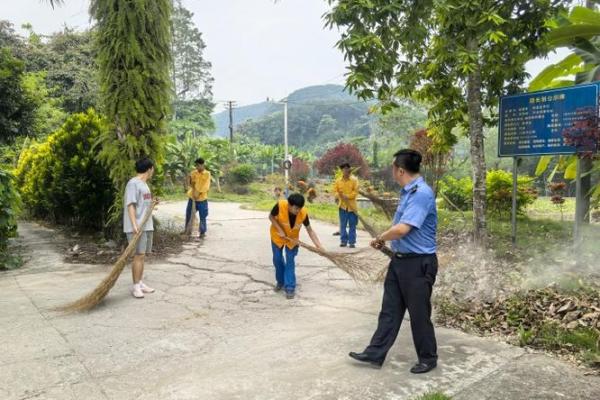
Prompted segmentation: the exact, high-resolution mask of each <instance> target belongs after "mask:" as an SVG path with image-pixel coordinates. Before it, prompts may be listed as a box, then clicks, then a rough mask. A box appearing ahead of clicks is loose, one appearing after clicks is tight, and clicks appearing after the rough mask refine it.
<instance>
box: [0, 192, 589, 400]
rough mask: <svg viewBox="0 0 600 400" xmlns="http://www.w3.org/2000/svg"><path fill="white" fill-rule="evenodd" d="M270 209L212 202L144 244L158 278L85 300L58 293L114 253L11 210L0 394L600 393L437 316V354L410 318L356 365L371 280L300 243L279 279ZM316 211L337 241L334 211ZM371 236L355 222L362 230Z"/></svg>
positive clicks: (321, 227) (552, 362) (1, 283)
mask: <svg viewBox="0 0 600 400" xmlns="http://www.w3.org/2000/svg"><path fill="white" fill-rule="evenodd" d="M184 209H185V203H183V202H172V203H165V204H161V205H159V208H158V210H157V212H156V215H157V217H158V218H159V219H161V220H165V221H167V220H168V221H171V222H172V223H178V224H181V225H183V212H184ZM266 216H267V215H266V213H265V212H256V211H248V210H242V209H240V208H239V206H238V205H235V204H231V203H214V202H213V203H211V204H210V216H209V223H208V228H209V232H208V237H207V238H206V239H205V240H204V241H202V242H196V241H194V242H188V243H186V244H185V245H184V249H183V251H182V252H181V253H180V254H176V255H173V256H171V257H169V258H167V259H163V260H156V259H152V258H151V257H150V259H149V260H148V262H147V264H146V276H145V281H147V282H148V284H149V285H151V286H153V287H155V288H156V289H157V291H156V293H154V294H150V295H147V296H146V298H145V299H142V300H136V299H134V298H132V297H131V295H130V294H129V285H130V281H131V278H130V276H131V275H130V269H129V268H127V269H126V270H125V271H124V272H123V274H122V275H121V277H120V278H119V280H118V282H117V284H116V285H115V287H114V288H113V289H112V290H111V292H110V293H109V295H108V296H107V298H106V299H105V300H104V302H103V303H102V304H101V305H100V306H99V307H97V308H96V309H94V310H93V311H91V312H87V313H81V314H61V313H57V312H54V311H52V308H53V307H55V306H57V305H60V304H64V303H66V302H69V301H71V300H74V299H76V298H78V297H79V296H81V295H83V294H84V293H86V292H88V291H89V290H91V289H92V288H93V287H94V286H95V285H96V284H98V283H99V282H100V280H101V279H102V277H103V276H104V275H105V274H106V273H107V272H108V271H109V270H110V266H99V265H82V264H77V265H72V264H66V263H64V262H63V254H61V252H60V250H59V249H60V247H59V246H58V245H57V243H59V242H60V240H61V237H60V235H58V234H57V233H56V232H54V231H52V230H50V229H47V228H44V227H41V226H39V225H37V224H34V223H31V222H23V223H21V224H20V234H21V238H20V239H19V240H20V241H21V242H22V243H23V244H24V245H25V246H26V249H27V250H26V251H27V254H26V256H27V259H28V261H27V263H26V265H25V266H23V267H22V268H21V269H19V270H16V271H8V272H2V273H0V293H1V296H0V337H2V341H1V342H0V369H1V370H2V372H3V373H2V374H0V399H6V400H12V399H19V400H24V399H60V400H63V399H90V400H94V399H118V400H123V399H157V400H158V399H161V400H167V399H274V400H277V399H290V398H292V399H332V400H333V399H348V400H350V399H390V400H391V399H410V398H412V397H414V396H416V395H419V394H422V393H424V392H427V391H430V390H439V391H443V392H445V393H446V394H449V395H452V396H453V398H454V399H477V400H480V399H490V400H492V399H497V400H500V399H544V400H546V399H598V398H600V378H598V377H594V376H586V375H585V374H584V372H585V371H583V370H580V369H578V368H577V367H575V366H573V365H570V364H566V363H564V362H561V361H559V360H556V359H554V358H551V357H549V356H547V355H544V354H539V353H531V352H529V351H526V350H524V349H521V348H517V347H513V346H510V345H507V344H505V343H502V342H500V341H497V340H493V339H489V338H479V337H475V336H470V335H467V334H465V333H462V332H459V331H455V330H450V329H444V328H437V335H438V344H439V356H440V362H439V366H438V368H437V369H436V370H434V371H432V372H431V373H429V374H426V375H421V376H415V375H412V374H410V373H409V372H408V369H409V368H410V366H412V364H413V363H414V361H415V354H414V348H413V345H412V338H411V335H410V327H409V323H408V321H405V323H404V325H403V327H402V329H401V332H400V335H399V338H398V340H397V342H396V344H395V346H394V348H393V349H392V350H391V352H390V354H389V356H388V359H387V360H386V363H385V364H384V367H383V369H381V370H377V369H373V368H371V367H366V366H363V365H357V364H356V363H354V362H353V361H352V360H351V359H349V358H348V356H347V353H348V351H360V350H362V349H363V348H364V346H365V344H366V343H367V342H368V340H369V339H370V336H371V334H372V333H373V330H374V328H375V324H376V322H377V321H376V320H377V313H378V311H379V306H380V301H381V287H380V286H362V285H361V286H360V287H359V286H357V285H356V283H354V282H353V281H352V280H351V279H350V278H349V277H348V276H347V275H345V274H344V273H343V272H341V271H339V270H337V269H336V268H335V267H334V266H333V265H332V264H330V263H329V261H327V260H325V259H323V258H321V257H319V256H317V255H314V254H311V253H309V252H307V251H306V250H300V254H299V256H298V258H297V262H298V265H297V277H298V289H297V297H296V299H294V300H286V299H285V297H284V296H283V295H282V294H281V293H275V292H273V281H274V276H273V275H274V272H273V267H272V265H271V249H270V243H269V237H268V220H267V218H266ZM311 222H312V224H313V225H314V227H315V230H316V231H317V233H318V234H319V236H320V238H321V239H322V240H323V242H324V245H325V246H326V247H328V248H330V249H336V250H337V240H338V238H336V237H333V236H332V235H331V233H332V232H333V231H334V230H336V227H334V226H332V225H330V224H325V223H321V222H319V221H311ZM303 235H304V237H303V238H304V240H307V236H306V233H305V232H304V233H303ZM367 240H368V236H367V234H366V233H364V232H361V233H359V240H358V241H359V246H365V245H366V244H367ZM344 251H349V250H344ZM378 260H379V261H378ZM374 262H380V259H377V258H374ZM441 273H443V270H442V271H441Z"/></svg>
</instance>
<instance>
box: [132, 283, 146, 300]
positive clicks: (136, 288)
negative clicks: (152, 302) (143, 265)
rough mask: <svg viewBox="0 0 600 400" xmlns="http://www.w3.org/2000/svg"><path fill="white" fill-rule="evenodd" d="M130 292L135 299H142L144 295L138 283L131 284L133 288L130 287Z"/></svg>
mask: <svg viewBox="0 0 600 400" xmlns="http://www.w3.org/2000/svg"><path fill="white" fill-rule="evenodd" d="M131 294H132V295H133V297H135V298H136V299H142V298H143V297H144V292H142V288H141V287H140V285H139V284H138V285H133V288H132V289H131Z"/></svg>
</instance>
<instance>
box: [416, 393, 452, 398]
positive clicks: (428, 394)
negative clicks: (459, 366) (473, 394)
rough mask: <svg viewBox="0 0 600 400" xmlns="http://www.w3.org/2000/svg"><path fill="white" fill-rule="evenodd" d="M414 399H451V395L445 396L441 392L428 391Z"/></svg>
mask: <svg viewBox="0 0 600 400" xmlns="http://www.w3.org/2000/svg"><path fill="white" fill-rule="evenodd" d="M414 400H452V397H450V396H446V395H445V394H444V393H442V392H429V393H425V394H423V395H421V396H419V397H415V398H414Z"/></svg>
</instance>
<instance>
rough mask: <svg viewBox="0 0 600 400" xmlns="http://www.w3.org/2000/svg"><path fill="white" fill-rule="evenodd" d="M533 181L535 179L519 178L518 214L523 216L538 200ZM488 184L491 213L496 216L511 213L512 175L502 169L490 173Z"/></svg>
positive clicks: (488, 203) (487, 196) (487, 179)
mask: <svg viewBox="0 0 600 400" xmlns="http://www.w3.org/2000/svg"><path fill="white" fill-rule="evenodd" d="M532 181H533V179H532V178H530V177H527V176H519V177H517V212H518V213H519V214H522V213H523V212H524V211H525V208H526V207H527V206H528V205H530V204H532V203H533V202H534V201H535V199H536V198H537V192H536V191H535V189H534V187H533V185H532ZM486 183H487V195H486V198H487V206H488V209H489V211H490V212H492V213H496V214H502V213H508V212H510V210H511V209H512V187H513V178H512V173H510V172H508V171H504V170H501V169H498V170H493V171H488V173H487V178H486Z"/></svg>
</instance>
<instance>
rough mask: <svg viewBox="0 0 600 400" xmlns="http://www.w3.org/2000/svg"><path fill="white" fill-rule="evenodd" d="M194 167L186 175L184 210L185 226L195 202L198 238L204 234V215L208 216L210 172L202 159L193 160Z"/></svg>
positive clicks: (188, 221) (190, 217) (190, 216)
mask: <svg viewBox="0 0 600 400" xmlns="http://www.w3.org/2000/svg"><path fill="white" fill-rule="evenodd" d="M195 164H196V169H195V170H194V171H192V172H191V173H190V174H189V175H188V185H189V187H190V188H189V190H188V192H187V195H188V198H189V199H188V204H187V209H186V211H185V226H188V224H189V223H190V221H191V219H192V207H193V204H194V202H195V203H196V209H195V210H194V212H196V211H198V213H199V214H200V238H204V237H205V236H206V217H208V191H209V190H210V172H209V171H207V170H206V168H205V167H204V159H202V158H198V159H197V160H196V161H195Z"/></svg>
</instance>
